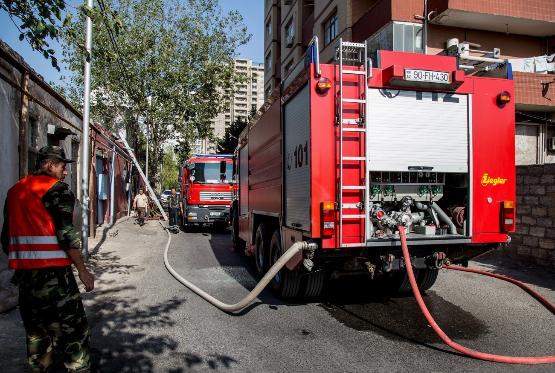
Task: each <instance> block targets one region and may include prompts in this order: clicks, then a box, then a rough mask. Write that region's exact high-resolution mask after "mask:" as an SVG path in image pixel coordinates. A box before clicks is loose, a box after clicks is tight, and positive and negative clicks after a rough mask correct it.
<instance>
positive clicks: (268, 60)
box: [264, 51, 272, 71]
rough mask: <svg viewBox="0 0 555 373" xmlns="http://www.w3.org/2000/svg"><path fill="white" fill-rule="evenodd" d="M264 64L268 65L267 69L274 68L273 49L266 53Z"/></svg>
mask: <svg viewBox="0 0 555 373" xmlns="http://www.w3.org/2000/svg"><path fill="white" fill-rule="evenodd" d="M264 64H265V66H266V69H268V70H267V71H271V70H272V51H269V52H268V54H266V58H265V59H264Z"/></svg>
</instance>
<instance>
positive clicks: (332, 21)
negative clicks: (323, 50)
mask: <svg viewBox="0 0 555 373" xmlns="http://www.w3.org/2000/svg"><path fill="white" fill-rule="evenodd" d="M336 36H337V13H334V14H333V15H331V16H330V17H329V18H328V19H327V21H326V22H324V45H328V44H329V43H331V41H332V40H333V39H335V38H336Z"/></svg>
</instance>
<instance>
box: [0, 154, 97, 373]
mask: <svg viewBox="0 0 555 373" xmlns="http://www.w3.org/2000/svg"><path fill="white" fill-rule="evenodd" d="M70 162H74V161H73V160H70V159H67V158H66V156H65V153H64V150H63V149H62V148H60V147H59V146H45V147H43V148H41V149H40V150H39V153H38V158H37V170H36V172H35V173H34V174H32V175H29V176H27V177H25V178H23V179H21V180H20V181H19V182H17V183H16V184H15V185H14V186H13V187H12V188H11V189H10V190H9V191H8V196H7V199H6V203H5V205H4V225H3V227H2V234H1V237H0V242H1V244H2V249H3V251H4V252H5V253H6V254H7V255H8V266H9V267H10V268H12V269H15V273H14V277H13V280H12V282H13V283H14V284H15V285H17V286H18V287H19V311H20V313H21V318H22V320H23V325H24V327H25V331H26V339H27V358H28V362H29V364H30V366H31V369H32V371H33V372H46V371H48V370H49V369H50V368H51V366H52V364H53V363H54V355H55V350H57V349H58V350H59V351H60V352H61V354H62V355H63V357H64V365H65V367H66V369H67V371H68V372H89V371H90V367H91V362H90V354H89V335H90V332H89V326H88V322H87V317H86V316H85V311H84V308H83V303H82V300H81V295H80V293H79V289H78V287H77V283H76V281H75V277H74V276H73V271H72V268H71V265H72V264H73V265H74V266H75V267H76V269H77V272H78V274H79V279H80V280H81V282H82V283H83V284H84V285H85V290H86V291H91V290H93V288H94V276H93V275H92V274H91V273H90V272H89V271H88V270H87V268H86V267H85V264H84V262H83V259H82V258H81V251H80V249H81V241H80V238H79V234H78V233H77V232H76V230H75V228H74V226H73V207H74V204H75V196H74V194H73V192H72V191H71V190H70V189H69V186H68V185H67V184H66V183H63V182H62V181H63V180H64V178H65V176H66V175H67V171H66V164H67V163H70Z"/></svg>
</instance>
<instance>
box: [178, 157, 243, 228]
mask: <svg viewBox="0 0 555 373" xmlns="http://www.w3.org/2000/svg"><path fill="white" fill-rule="evenodd" d="M234 185H235V182H234V181H233V156H232V155H229V154H195V155H194V156H193V157H191V158H190V159H188V160H187V161H186V162H185V164H184V165H183V167H182V169H181V193H182V196H183V213H184V214H183V215H184V216H183V225H184V226H185V227H188V226H205V225H208V226H210V225H214V224H220V225H224V224H227V222H228V221H229V206H230V204H231V200H232V196H233V189H234Z"/></svg>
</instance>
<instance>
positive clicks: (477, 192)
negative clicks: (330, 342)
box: [231, 41, 516, 297]
mask: <svg viewBox="0 0 555 373" xmlns="http://www.w3.org/2000/svg"><path fill="white" fill-rule="evenodd" d="M316 44H317V43H316ZM317 50H318V48H317V46H316V47H314V45H312V47H311V48H310V49H309V52H308V54H309V57H308V61H309V62H310V63H309V64H307V65H306V66H302V65H301V66H297V68H296V69H295V71H294V73H292V74H291V75H290V76H289V77H288V78H286V79H285V80H284V83H283V85H282V87H281V88H280V89H279V90H275V91H274V93H273V94H272V96H271V97H270V98H269V100H267V102H266V103H265V105H264V106H263V108H262V109H261V110H260V111H259V113H258V115H257V116H256V117H255V118H254V119H253V121H251V123H250V124H249V125H248V126H247V128H246V129H245V131H243V133H242V134H241V136H240V141H239V146H238V149H237V153H236V166H237V167H236V168H237V175H238V180H239V192H238V198H237V200H236V201H234V203H233V207H232V216H231V218H232V228H233V240H234V244H235V246H236V247H238V248H241V249H245V251H246V253H247V254H251V255H253V256H254V258H255V264H256V268H257V270H258V271H259V272H260V273H264V272H265V271H266V270H267V269H268V268H269V267H270V266H271V265H272V264H273V263H275V262H276V261H277V259H278V258H279V257H280V255H281V254H282V253H283V252H284V251H285V250H286V249H288V248H289V247H290V246H291V245H292V244H293V243H295V242H298V241H309V242H314V243H316V244H317V245H318V249H317V250H316V252H314V253H313V254H309V255H311V257H307V256H306V255H307V253H305V254H304V257H303V256H300V257H298V258H296V259H295V260H292V261H290V263H288V266H287V268H284V269H282V270H281V271H280V272H279V274H278V275H277V276H276V277H275V278H274V280H273V281H272V287H273V288H274V290H275V291H276V292H277V293H278V294H279V295H280V296H282V297H297V296H301V297H305V296H306V297H309V296H315V295H318V294H320V293H321V291H322V289H323V286H324V283H325V281H326V280H327V279H329V278H336V277H339V276H342V275H345V274H356V273H360V274H363V273H366V274H367V275H369V276H370V277H371V278H373V279H375V280H376V281H380V282H382V283H383V285H384V286H385V287H387V288H390V289H392V290H396V291H408V290H410V287H409V284H408V279H407V276H406V271H405V270H404V264H403V260H402V255H401V250H400V240H399V232H398V229H397V228H398V227H399V226H401V225H402V226H404V227H405V228H406V229H407V233H408V235H407V236H408V244H409V246H410V247H411V253H412V255H413V256H414V258H413V267H414V268H415V271H416V275H417V282H418V285H419V287H420V288H421V290H427V289H429V288H430V287H431V286H432V285H433V284H434V282H435V281H436V279H437V276H438V271H439V269H440V268H441V266H442V265H443V263H445V262H446V261H448V260H449V261H451V262H464V261H466V260H468V259H469V258H472V257H473V256H475V255H478V254H480V253H483V252H485V251H486V250H489V249H491V248H492V247H496V246H499V245H500V244H505V243H507V242H508V241H509V239H510V238H509V236H508V233H509V232H513V231H514V229H515V221H514V219H515V198H516V195H515V144H514V136H515V135H514V128H515V127H514V120H515V116H514V115H515V109H514V102H513V100H512V96H513V81H512V80H511V79H510V74H509V73H508V74H509V78H507V76H505V77H495V78H492V77H484V76H480V74H466V73H465V71H463V70H462V69H460V68H459V62H458V60H457V58H456V57H452V56H447V55H422V54H412V53H404V52H392V51H378V54H377V59H376V61H374V63H373V65H374V66H372V63H370V61H371V60H370V59H368V56H367V51H366V45H365V44H358V43H350V42H344V41H340V42H339V44H338V46H337V53H336V61H335V63H332V64H320V63H319V61H318V53H317ZM504 71H509V72H510V65H509V68H508V69H507V68H506V66H505V70H504Z"/></svg>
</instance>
